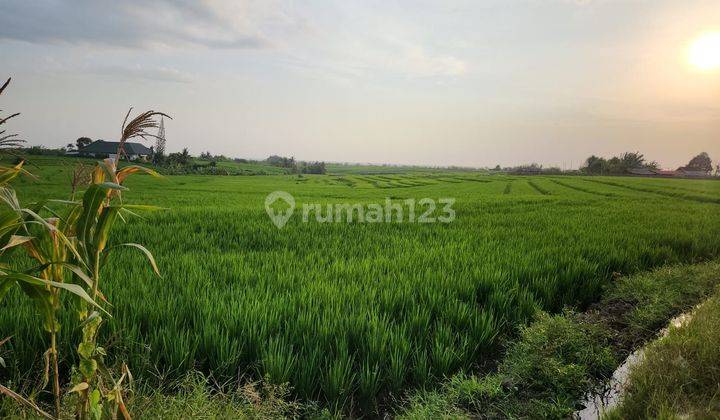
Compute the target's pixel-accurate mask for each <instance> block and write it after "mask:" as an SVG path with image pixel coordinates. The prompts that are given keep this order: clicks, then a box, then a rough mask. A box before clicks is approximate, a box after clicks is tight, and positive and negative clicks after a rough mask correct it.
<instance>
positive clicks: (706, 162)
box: [685, 152, 713, 173]
mask: <svg viewBox="0 0 720 420" xmlns="http://www.w3.org/2000/svg"><path fill="white" fill-rule="evenodd" d="M685 168H687V169H691V170H693V171H703V172H705V173H710V172H712V169H713V165H712V159H710V156H708V154H707V153H706V152H702V153H700V154H699V155H697V156H695V157H694V158H692V159H690V162H688V164H687V166H685Z"/></svg>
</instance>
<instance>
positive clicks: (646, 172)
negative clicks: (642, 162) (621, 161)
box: [627, 168, 655, 175]
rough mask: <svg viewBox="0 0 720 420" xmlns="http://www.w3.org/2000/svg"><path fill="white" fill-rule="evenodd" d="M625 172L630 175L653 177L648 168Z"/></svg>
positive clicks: (653, 173)
mask: <svg viewBox="0 0 720 420" xmlns="http://www.w3.org/2000/svg"><path fill="white" fill-rule="evenodd" d="M627 171H628V173H629V174H632V175H655V171H653V170H651V169H648V168H630V169H628V170H627Z"/></svg>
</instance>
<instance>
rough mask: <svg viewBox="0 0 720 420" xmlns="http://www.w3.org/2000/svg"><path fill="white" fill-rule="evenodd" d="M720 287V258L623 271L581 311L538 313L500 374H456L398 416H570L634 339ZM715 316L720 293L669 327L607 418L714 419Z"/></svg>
mask: <svg viewBox="0 0 720 420" xmlns="http://www.w3.org/2000/svg"><path fill="white" fill-rule="evenodd" d="M678 280H682V281H678ZM718 285H720V263H718V262H711V263H705V264H695V265H680V266H673V267H663V268H661V269H657V270H653V271H651V272H644V273H640V274H638V275H635V276H629V277H624V278H621V279H620V280H617V281H616V282H615V283H614V284H613V285H611V286H610V287H609V290H608V294H607V296H606V297H605V298H604V299H603V301H602V302H600V303H599V304H598V305H595V306H593V308H591V309H590V310H589V311H587V312H585V313H576V312H571V311H566V312H564V313H562V314H558V315H549V314H545V313H540V314H539V315H538V317H537V319H536V320H535V321H534V322H533V323H532V324H531V325H530V326H528V327H526V328H523V329H522V331H521V334H520V337H519V338H518V339H517V340H516V341H515V342H514V343H512V344H511V345H510V346H509V348H508V351H507V354H506V356H505V358H504V359H503V360H502V362H501V363H500V365H499V366H498V368H497V369H496V370H495V371H494V372H492V373H490V374H488V375H485V376H473V375H466V374H459V375H455V376H453V377H452V378H451V379H450V380H448V381H447V382H445V383H444V385H443V386H442V387H441V388H439V389H430V390H426V391H421V392H418V393H416V394H415V395H414V396H413V397H412V398H410V399H409V401H408V403H407V404H406V406H405V407H404V410H402V411H401V412H400V413H399V417H402V418H408V419H433V418H448V417H452V418H554V419H564V418H569V417H570V416H571V415H572V413H573V412H575V411H576V410H578V409H580V408H582V407H581V406H580V405H579V403H580V402H581V400H582V399H583V398H584V396H585V395H586V394H587V393H588V392H589V391H591V390H593V389H596V388H598V387H600V386H601V384H602V383H603V382H604V381H605V380H606V379H607V378H609V377H610V376H611V374H612V372H613V371H614V369H615V368H616V367H617V366H618V364H619V362H620V361H621V360H623V359H624V357H626V356H627V353H628V352H629V351H630V350H631V349H628V348H627V347H626V342H627V341H628V340H634V339H636V338H638V334H639V337H640V338H641V340H638V341H635V344H636V345H637V346H639V345H642V342H643V341H644V340H648V339H651V338H652V337H654V336H655V334H656V333H657V331H658V329H659V328H660V327H661V326H664V325H666V324H667V320H668V319H669V318H671V317H673V316H675V315H677V314H678V313H680V312H683V311H686V310H688V308H692V307H693V306H694V305H696V304H697V303H698V302H701V301H703V300H704V299H705V297H706V296H708V295H711V294H712V293H713V291H714V290H717V286H718ZM638 289H640V290H638ZM618 302H626V303H630V302H632V304H629V305H628V306H619V305H618ZM644 314H654V316H651V317H648V316H645V315H644ZM658 319H662V320H663V322H662V325H661V326H658V322H657V320H658ZM719 321H720V293H718V294H716V295H715V297H714V298H713V299H712V300H710V301H709V302H708V303H707V304H705V305H703V307H702V308H701V310H698V311H697V315H696V317H695V318H693V321H691V323H690V325H689V326H688V328H687V329H680V330H676V331H673V332H671V334H670V337H669V339H668V340H667V341H666V340H662V341H660V342H659V343H657V344H655V345H653V346H651V347H650V349H649V350H648V353H647V355H648V359H647V360H648V362H646V363H645V364H643V365H640V368H639V369H638V370H637V371H634V372H633V373H632V375H631V388H630V389H631V392H630V394H629V396H628V398H627V399H626V401H625V403H624V405H623V406H622V407H621V408H620V409H619V410H618V411H617V412H616V413H614V414H613V416H611V418H618V419H630V418H656V417H661V418H667V417H672V416H667V417H663V415H664V414H667V413H668V412H670V413H676V414H687V413H694V414H696V415H697V417H699V418H714V417H717V414H718V413H719V411H718V409H720V406H719V405H718V403H720V401H719V400H718V395H720V393H718V391H719V390H720V388H718V383H719V382H718V379H719V376H718V375H719V374H720V362H719V361H720V357H718V356H720V354H719V353H720V351H719V350H718V349H719V348H720V347H718V343H720V335H718V329H717V325H718V322H719Z"/></svg>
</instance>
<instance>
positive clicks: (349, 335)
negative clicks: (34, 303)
mask: <svg viewBox="0 0 720 420" xmlns="http://www.w3.org/2000/svg"><path fill="white" fill-rule="evenodd" d="M55 159H57V158H55ZM66 163H67V162H66V161H65V160H52V159H51V158H42V159H41V158H40V157H38V158H37V167H36V168H32V167H31V168H29V169H30V170H31V171H32V172H34V173H35V174H36V175H38V176H39V177H40V179H39V180H38V181H33V180H30V179H24V180H22V181H20V182H18V183H17V190H18V193H19V194H20V196H21V198H22V199H23V200H25V201H28V200H30V201H37V200H42V199H48V198H66V197H67V196H68V192H69V168H70V166H66ZM65 175H67V177H68V182H67V183H65V182H61V181H58V182H56V181H54V180H55V179H62V177H64V176H65ZM430 175H433V176H429V175H428V174H423V173H417V172H413V171H408V172H405V173H402V174H373V175H356V174H355V173H352V172H350V173H346V174H345V175H343V177H342V180H339V178H338V177H335V176H313V175H308V176H304V177H303V179H304V181H302V182H298V179H297V177H295V176H280V175H278V176H262V177H213V176H172V177H168V178H167V179H166V180H164V181H160V182H157V181H152V182H151V181H150V180H148V179H145V177H142V176H140V177H137V178H135V179H131V180H130V181H129V182H128V184H127V186H128V187H129V188H130V191H129V192H127V193H125V194H124V198H125V199H126V200H128V201H129V202H142V203H153V204H157V205H160V206H162V207H166V208H168V210H167V211H164V212H159V213H153V214H149V215H147V216H146V219H135V220H130V221H129V222H128V223H127V224H124V225H121V226H118V229H117V231H116V232H115V237H116V238H117V240H118V241H120V242H126V241H132V242H139V243H143V244H144V245H146V246H147V248H148V249H150V250H151V251H152V252H153V253H154V255H155V257H156V259H157V261H158V265H159V266H160V269H161V271H162V274H163V279H157V278H154V277H153V276H152V275H151V274H150V273H149V272H148V271H147V270H146V269H145V267H144V265H143V264H144V262H143V261H142V256H140V255H136V254H134V253H132V252H123V251H120V252H118V253H117V254H116V256H115V257H114V259H112V260H111V261H109V263H108V266H107V269H106V272H104V273H103V278H104V279H107V281H106V283H105V289H104V292H105V293H106V295H107V296H108V299H109V300H110V301H111V302H112V304H113V305H114V309H113V314H114V315H115V319H114V320H113V321H112V322H110V323H109V324H108V328H107V330H106V332H107V334H106V336H105V337H103V340H107V341H108V342H109V346H108V347H109V351H110V355H111V356H112V355H123V358H124V360H126V361H127V362H128V363H129V365H130V366H131V368H132V370H133V372H135V373H136V376H139V377H141V378H143V379H146V380H148V381H152V380H153V378H154V376H153V373H155V374H157V375H162V376H164V377H168V378H181V377H182V376H183V375H184V374H185V372H187V371H190V370H199V371H201V372H204V373H212V374H213V375H214V377H217V378H237V377H240V376H242V377H245V378H251V379H260V378H268V381H269V383H271V384H280V383H283V382H285V381H287V382H289V384H290V386H291V387H292V393H293V394H292V395H293V396H294V397H297V398H299V399H301V400H303V401H310V400H317V401H319V403H320V404H321V405H323V406H328V407H341V408H343V407H344V408H345V409H347V410H354V411H356V412H377V410H378V406H379V405H382V404H384V403H385V402H387V401H390V400H391V399H392V398H398V397H400V396H402V395H404V394H406V393H407V392H412V391H413V390H415V389H418V388H422V387H432V386H434V385H437V384H438V383H440V382H442V380H443V378H445V377H449V376H452V375H453V374H456V373H458V372H477V371H479V370H480V369H482V368H483V367H485V366H487V365H488V364H489V363H493V362H495V361H497V359H498V358H499V355H501V354H502V350H503V346H504V344H505V342H506V340H507V339H508V338H512V337H515V336H516V335H517V334H518V332H519V331H521V328H522V326H524V325H525V324H527V322H529V321H530V320H532V319H534V318H535V316H536V314H537V312H538V310H544V311H547V312H549V313H558V312H560V311H561V310H562V309H563V308H564V307H565V306H577V307H579V308H584V307H587V306H588V305H590V304H591V303H592V302H596V301H597V300H598V299H600V297H601V295H602V292H603V288H604V287H605V286H606V285H607V284H609V283H610V282H611V278H612V273H613V272H620V273H623V274H628V273H635V272H639V271H642V270H646V269H649V268H653V267H657V266H662V265H666V264H675V263H690V262H696V261H700V260H704V259H710V258H714V257H716V256H718V255H720V239H719V238H720V235H718V233H720V214H719V213H718V211H717V209H718V207H717V204H715V203H712V202H697V201H691V200H685V199H683V197H668V196H660V195H657V194H649V193H646V192H642V191H636V190H630V189H624V188H617V187H615V186H612V185H604V184H598V183H590V182H585V181H583V180H581V179H570V178H568V179H567V180H563V182H564V183H568V184H578V185H583V186H587V188H588V189H590V188H591V189H592V190H593V191H599V192H605V193H608V192H612V194H613V196H605V195H597V194H596V195H593V194H588V193H586V192H583V191H578V190H574V189H571V188H565V189H561V188H559V187H560V186H558V189H553V190H552V194H549V195H545V194H542V193H540V192H539V190H538V188H537V187H539V188H540V189H542V190H543V191H549V189H550V188H552V186H553V185H556V186H557V184H554V183H552V182H549V181H548V179H546V178H543V177H537V178H533V180H532V182H533V183H534V184H535V185H536V187H535V188H534V187H532V186H531V184H529V183H528V182H527V181H526V180H527V178H522V177H510V176H505V177H498V176H489V175H482V174H478V173H472V172H452V171H447V170H446V171H444V172H441V173H437V174H430ZM58 176H59V177H60V178H58ZM447 180H452V182H446V181H447ZM513 180H514V181H513ZM510 181H513V185H512V188H507V185H508V182H510ZM635 181H636V180H633V182H635ZM612 182H626V181H625V180H624V179H623V178H612ZM683 182H684V183H683V184H682V185H687V188H693V185H694V184H693V182H695V181H692V180H686V181H683ZM713 185H717V186H718V188H720V184H713ZM653 188H657V187H653ZM275 190H283V191H288V192H290V193H292V194H293V195H294V196H295V199H296V200H297V201H298V202H299V203H303V202H309V203H314V202H318V203H322V204H327V203H335V204H337V203H356V202H357V203H383V202H384V200H385V198H386V197H391V198H392V199H393V200H394V201H396V202H401V201H402V200H404V199H408V198H415V199H419V198H422V197H430V198H435V199H437V198H440V197H454V198H456V199H457V201H456V204H455V206H454V208H455V210H456V212H457V218H456V220H455V222H453V223H450V224H346V223H332V224H320V223H315V222H311V223H301V222H300V220H301V216H300V214H298V212H296V214H295V215H294V216H293V218H292V219H291V220H290V221H289V222H288V224H287V226H285V228H284V229H283V230H278V229H277V228H275V226H274V225H273V224H272V223H271V222H270V220H269V219H268V217H267V215H266V214H265V210H264V207H263V203H264V199H265V196H266V195H267V194H268V193H270V192H271V191H275ZM703 194H708V195H714V196H716V197H720V189H717V190H712V191H710V192H707V193H703ZM138 295H140V296H143V299H136V298H135V296H138ZM19 299H22V298H21V297H20V296H19V295H17V294H13V295H11V296H8V298H7V300H6V301H5V302H4V307H3V310H2V311H0V331H1V332H2V334H6V335H13V336H14V338H13V340H12V343H11V344H10V345H9V346H7V345H6V346H7V354H6V357H5V359H6V361H7V362H8V364H9V366H8V369H6V370H1V371H0V375H2V377H3V378H16V377H20V376H22V375H23V374H24V373H26V372H28V371H32V370H33V369H36V368H37V366H39V363H40V360H41V356H42V355H40V354H36V353H34V352H33V351H31V349H33V348H41V346H42V345H43V344H44V340H45V338H44V337H43V334H42V333H40V332H36V331H35V330H34V328H31V327H30V326H31V325H34V320H33V315H32V312H31V311H29V310H26V309H24V306H23V305H20V301H19ZM72 315H73V314H71V313H68V314H64V316H66V317H70V316H72ZM77 336H78V332H77V331H63V332H61V342H62V343H64V345H67V346H70V345H71V343H72V342H73V340H76V339H77ZM70 353H71V352H66V354H70ZM71 362H72V361H69V360H68V361H65V363H64V366H65V368H67V366H68V365H69V363H71Z"/></svg>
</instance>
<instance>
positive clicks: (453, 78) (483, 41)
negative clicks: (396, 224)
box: [0, 0, 720, 169]
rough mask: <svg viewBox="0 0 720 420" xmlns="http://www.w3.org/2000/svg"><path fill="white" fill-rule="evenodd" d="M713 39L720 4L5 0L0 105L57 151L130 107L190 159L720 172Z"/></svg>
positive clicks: (96, 134) (103, 128)
mask: <svg viewBox="0 0 720 420" xmlns="http://www.w3.org/2000/svg"><path fill="white" fill-rule="evenodd" d="M450 3H452V4H450ZM712 32H720V2H717V1H716V0H714V1H710V0H700V1H687V2H679V1H669V0H657V1H652V2H651V1H641V0H638V1H620V0H597V1H594V0H586V1H580V0H578V1H572V0H544V1H543V0H525V1H503V0H492V1H484V2H482V4H478V2H471V1H458V2H448V3H445V2H443V3H441V4H439V3H436V2H429V1H427V2H426V1H413V2H405V1H390V2H387V1H344V2H337V3H330V2H318V1H311V2H307V3H304V4H300V3H295V2H289V1H288V2H286V1H268V2H253V1H230V0H217V1H190V0H176V1H171V0H163V1H154V2H148V1H142V0H131V1H125V2H112V1H109V0H101V1H89V0H77V1H61V0H43V1H37V2H27V1H22V0H9V1H4V2H3V3H2V4H0V54H2V57H3V60H4V64H5V65H4V67H5V68H4V72H3V73H5V74H0V77H3V78H5V77H10V76H11V77H12V78H13V83H12V85H11V87H10V88H9V89H8V90H7V92H6V93H5V94H4V95H3V101H2V109H5V110H8V111H13V112H21V113H22V115H21V117H19V118H17V119H13V120H12V123H11V124H10V125H9V127H8V128H9V130H10V131H12V132H18V133H20V134H21V135H22V137H23V138H25V139H26V140H28V143H29V144H31V145H33V144H42V145H45V146H50V147H57V146H64V145H66V144H67V143H70V142H74V141H75V139H76V138H78V137H81V136H87V137H90V138H93V139H98V138H102V139H106V140H114V139H116V138H117V137H118V134H119V131H120V124H121V123H122V118H123V117H124V115H125V112H127V109H128V107H130V106H133V107H135V109H136V110H138V111H139V110H145V109H155V110H159V111H163V112H166V113H168V114H170V115H172V116H173V118H174V120H172V121H166V124H165V125H166V133H167V139H168V140H167V146H168V149H169V150H170V151H177V150H181V149H182V148H184V147H187V148H188V149H189V150H190V151H191V153H193V154H196V155H197V154H199V153H200V152H203V151H210V152H212V153H213V154H225V155H227V156H231V157H243V158H252V159H262V158H266V157H267V156H269V155H272V154H280V155H285V156H295V157H296V158H297V159H299V160H324V161H328V162H358V163H362V162H374V163H378V164H382V163H387V164H399V165H431V166H453V165H454V166H466V167H494V166H495V165H498V164H499V165H501V166H512V165H518V164H524V163H532V162H536V163H539V164H542V165H544V166H558V167H561V168H562V167H565V168H571V167H578V165H579V164H581V162H582V161H583V160H584V159H585V158H586V157H588V156H589V155H591V154H595V155H599V156H606V157H609V156H612V155H617V154H621V153H622V152H625V151H639V152H641V153H643V154H644V155H645V157H646V158H647V159H648V160H651V161H652V160H654V161H657V162H658V163H660V165H661V166H662V167H665V168H673V169H674V168H676V167H678V166H682V165H684V164H685V163H687V162H688V161H689V160H690V158H692V157H693V156H694V155H696V154H698V153H700V152H702V151H705V152H708V153H709V154H710V156H711V158H713V160H715V161H720V70H717V69H715V70H707V69H706V70H702V69H698V68H696V67H693V66H692V65H691V64H690V62H689V60H688V50H689V47H690V45H691V43H692V42H693V41H694V40H696V39H697V38H698V37H700V36H702V35H703V34H707V33H712ZM148 145H150V143H148Z"/></svg>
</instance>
